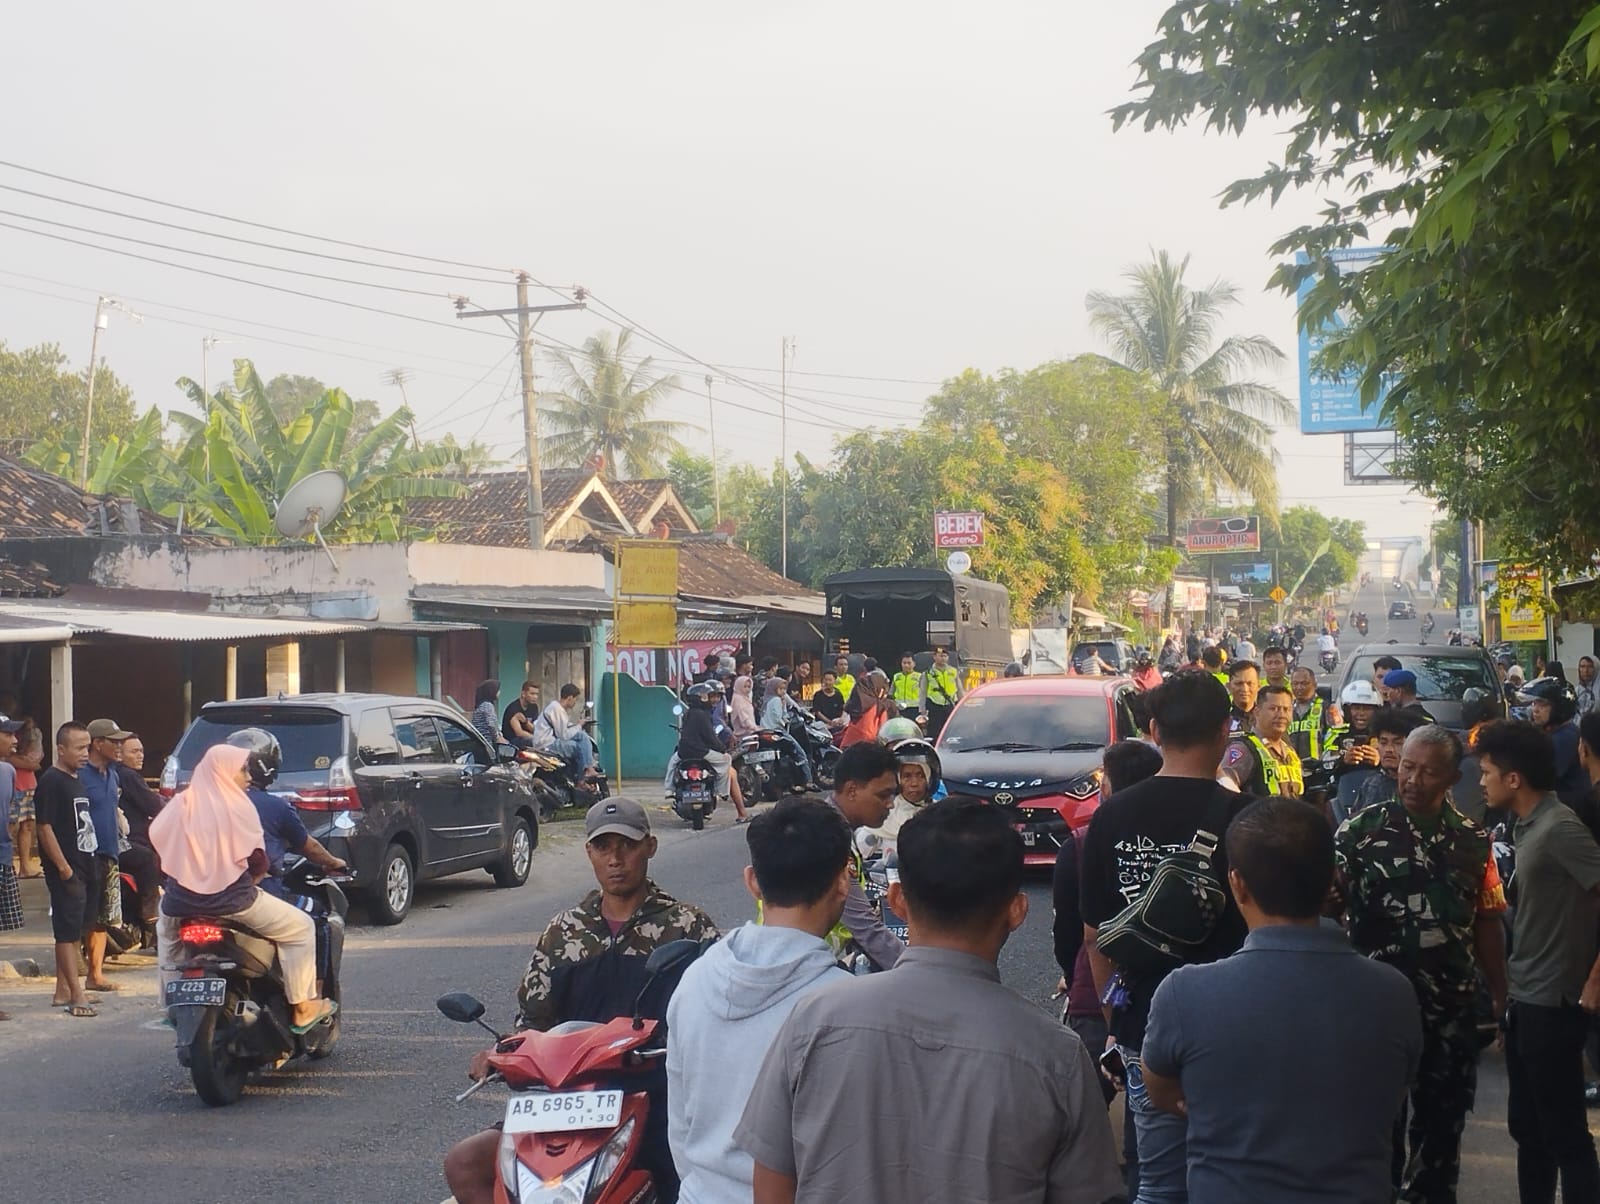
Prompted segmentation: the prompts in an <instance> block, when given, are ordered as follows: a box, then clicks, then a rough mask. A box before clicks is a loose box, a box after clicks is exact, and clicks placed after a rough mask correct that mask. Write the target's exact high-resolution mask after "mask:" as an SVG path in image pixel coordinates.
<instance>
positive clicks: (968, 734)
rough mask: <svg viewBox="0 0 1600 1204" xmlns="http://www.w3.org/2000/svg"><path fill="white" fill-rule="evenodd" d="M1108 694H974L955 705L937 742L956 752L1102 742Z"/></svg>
mask: <svg viewBox="0 0 1600 1204" xmlns="http://www.w3.org/2000/svg"><path fill="white" fill-rule="evenodd" d="M1110 742H1111V736H1110V720H1109V718H1108V717H1107V712H1106V700H1105V699H1104V698H1101V697H1099V696H1098V695H1096V696H1092V697H1080V698H1066V697H1062V696H1060V695H1054V694H1020V695H1019V694H1008V695H1005V696H1000V695H994V696H988V697H986V696H984V695H982V694H978V695H974V696H973V697H971V698H968V699H967V700H966V701H965V702H963V703H962V704H961V705H960V706H959V707H958V708H956V712H955V714H953V715H951V716H950V721H949V722H948V723H946V724H945V726H944V734H943V735H941V736H940V737H939V747H940V748H944V749H949V750H951V751H952V752H976V751H980V750H990V751H997V752H1006V751H1012V752H1018V751H1027V750H1038V749H1062V750H1066V749H1076V748H1082V749H1091V748H1104V747H1105V746H1106V745H1107V744H1109V743H1110Z"/></svg>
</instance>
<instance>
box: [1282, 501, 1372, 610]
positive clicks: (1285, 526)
mask: <svg viewBox="0 0 1600 1204" xmlns="http://www.w3.org/2000/svg"><path fill="white" fill-rule="evenodd" d="M1324 543H1326V544H1328V550H1327V551H1326V552H1324V553H1323V554H1322V555H1321V556H1318V555H1317V553H1318V551H1319V550H1320V549H1321V548H1322V545H1323V544H1324ZM1261 548H1262V551H1263V552H1268V553H1271V552H1276V553H1277V562H1278V583H1279V584H1280V585H1282V586H1283V588H1284V589H1289V588H1290V587H1291V586H1293V585H1294V583H1295V582H1296V581H1299V580H1300V577H1301V574H1305V580H1304V582H1302V584H1301V586H1300V589H1299V591H1298V592H1297V593H1296V595H1295V596H1296V598H1297V599H1299V600H1301V601H1304V600H1307V599H1315V598H1318V597H1320V596H1321V595H1322V594H1323V593H1325V592H1326V591H1328V590H1331V589H1338V588H1339V587H1340V586H1341V585H1344V584H1346V583H1347V582H1350V581H1354V580H1355V578H1356V574H1357V573H1358V571H1359V570H1360V566H1361V557H1362V555H1363V554H1364V553H1365V552H1366V550H1367V533H1366V525H1365V524H1364V523H1361V522H1358V521H1356V520H1355V519H1348V518H1329V517H1328V516H1327V515H1325V514H1323V513H1322V511H1320V510H1318V509H1316V508H1315V507H1313V506H1290V507H1289V508H1288V509H1287V510H1285V511H1284V512H1283V513H1282V514H1280V515H1279V516H1278V522H1277V524H1276V526H1274V525H1272V524H1263V527H1262V532H1261ZM1313 558H1315V559H1313ZM1307 570H1309V572H1308V571H1307Z"/></svg>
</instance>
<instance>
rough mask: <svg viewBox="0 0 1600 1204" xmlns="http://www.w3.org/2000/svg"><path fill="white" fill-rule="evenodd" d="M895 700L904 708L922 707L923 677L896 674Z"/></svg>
mask: <svg viewBox="0 0 1600 1204" xmlns="http://www.w3.org/2000/svg"><path fill="white" fill-rule="evenodd" d="M894 700H895V701H896V702H897V703H899V704H900V705H901V706H903V707H919V706H921V705H922V675H921V674H920V673H896V674H895V675H894Z"/></svg>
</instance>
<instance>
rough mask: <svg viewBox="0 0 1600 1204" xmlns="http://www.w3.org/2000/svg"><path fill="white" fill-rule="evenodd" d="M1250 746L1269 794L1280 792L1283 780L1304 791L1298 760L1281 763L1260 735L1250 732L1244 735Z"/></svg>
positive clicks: (1303, 779)
mask: <svg viewBox="0 0 1600 1204" xmlns="http://www.w3.org/2000/svg"><path fill="white" fill-rule="evenodd" d="M1245 739H1246V740H1248V741H1249V743H1250V747H1251V748H1252V749H1254V750H1255V754H1256V761H1257V762H1258V763H1259V764H1260V766H1261V781H1262V783H1263V784H1264V785H1265V786H1266V788H1267V793H1268V794H1269V795H1276V794H1281V793H1282V791H1281V790H1280V789H1279V788H1280V787H1281V786H1282V785H1283V783H1284V782H1293V783H1294V784H1295V785H1296V786H1298V787H1300V791H1301V793H1304V792H1305V785H1306V783H1305V777H1304V775H1303V774H1301V772H1300V760H1299V758H1298V757H1297V758H1295V759H1294V760H1292V761H1290V762H1289V763H1288V764H1287V765H1285V764H1283V763H1281V762H1280V761H1279V760H1278V758H1276V757H1274V756H1273V755H1272V750H1271V749H1270V748H1268V747H1267V745H1266V742H1265V741H1264V740H1262V739H1261V737H1260V736H1257V735H1255V734H1254V733H1252V734H1251V735H1248V736H1246V737H1245Z"/></svg>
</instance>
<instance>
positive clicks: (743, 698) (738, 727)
mask: <svg viewBox="0 0 1600 1204" xmlns="http://www.w3.org/2000/svg"><path fill="white" fill-rule="evenodd" d="M754 685H755V683H754V682H752V681H751V680H750V678H749V677H748V676H746V677H740V678H737V679H735V681H734V683H733V701H732V702H730V703H729V704H728V714H729V716H730V718H731V719H732V720H733V731H734V734H735V735H739V736H743V735H746V734H747V733H749V732H753V731H755V730H756V727H757V726H758V725H757V723H756V708H755V702H754V695H753V693H752V691H753V688H754Z"/></svg>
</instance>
